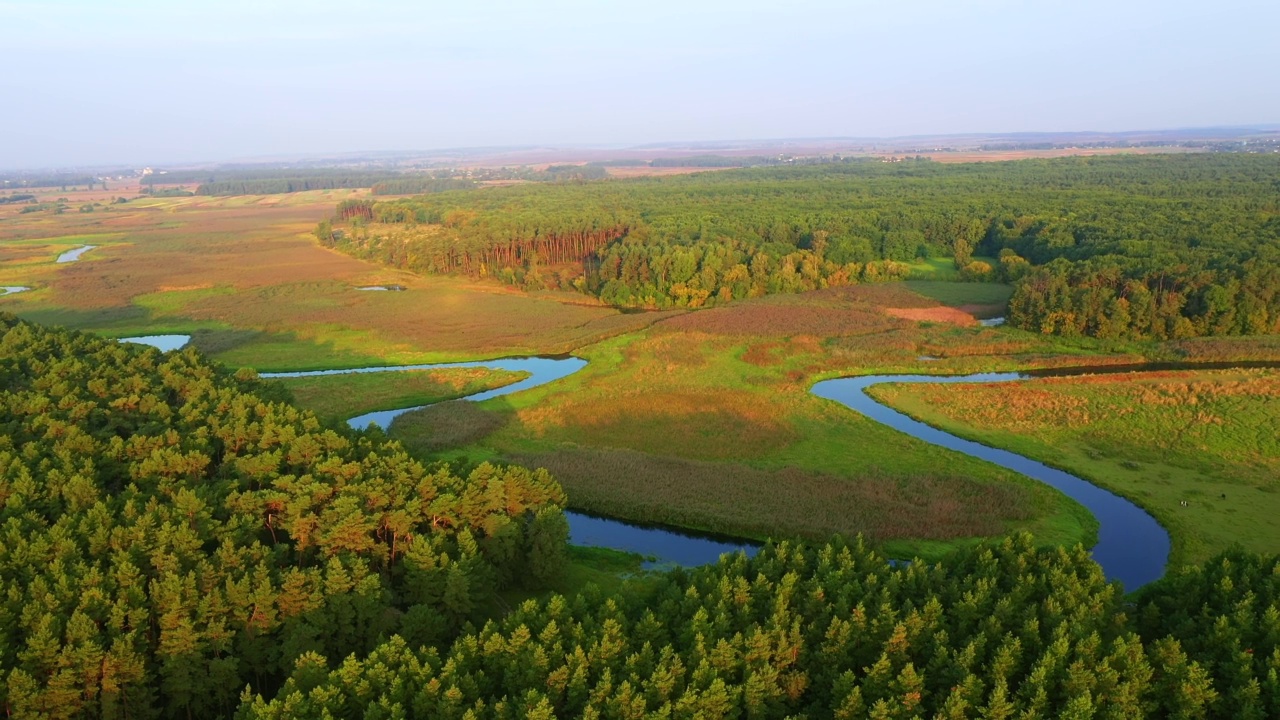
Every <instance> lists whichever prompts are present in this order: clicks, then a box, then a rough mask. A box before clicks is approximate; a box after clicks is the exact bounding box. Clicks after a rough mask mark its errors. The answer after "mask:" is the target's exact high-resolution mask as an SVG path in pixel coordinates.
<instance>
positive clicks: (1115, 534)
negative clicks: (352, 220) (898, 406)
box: [122, 335, 1274, 590]
mask: <svg viewBox="0 0 1280 720" xmlns="http://www.w3.org/2000/svg"><path fill="white" fill-rule="evenodd" d="M188 339H189V336H185V335H162V336H144V337H136V338H122V341H123V342H145V343H147V344H150V345H154V346H156V347H160V348H161V349H174V348H177V347H181V346H182V345H183V344H185V343H186V341H187V340H188ZM586 365H587V361H585V360H582V359H581V358H576V357H524V358H504V359H498V360H482V361H477V362H459V363H434V364H424V365H400V366H389V367H369V368H352V369H343V370H309V371H299V372H276V373H262V374H261V376H262V377H264V378H285V377H314V376H321V375H341V374H350V373H375V372H404V371H413V370H440V369H451V368H490V369H498V370H507V371H512V372H523V373H527V374H528V376H527V377H525V378H524V379H522V380H519V381H517V382H515V383H512V384H510V385H505V386H503V387H500V388H495V389H492V390H486V391H483V392H479V393H475V394H473V395H469V396H467V397H465V398H462V399H463V400H467V401H471V402H480V401H482V400H488V399H490V398H495V397H501V396H503V395H510V394H512V393H517V392H520V391H522V390H528V389H530V388H534V387H538V386H540V385H545V384H546V383H549V382H553V381H555V380H559V379H562V378H565V377H568V376H569V375H572V374H573V373H575V372H578V371H579V370H581V369H582V368H584V367H586ZM1273 365H1274V363H1235V364H1224V365H1217V366H1214V365H1198V366H1186V365H1140V366H1123V367H1115V366H1111V367H1106V366H1103V367H1086V368H1074V369H1065V370H1061V369H1060V370H1049V371H1034V372H1008V373H977V374H973V375H952V376H941V375H866V376H860V377H848V378H840V379H836V380H825V381H822V382H819V383H817V384H816V385H814V386H813V388H812V392H813V394H814V395H817V396H818V397H821V398H825V399H828V400H833V401H835V402H838V403H840V404H842V405H844V406H845V407H848V408H849V409H851V410H854V411H855V412H858V413H861V414H862V415H864V416H866V417H868V418H870V419H871V420H875V421H876V422H879V423H883V424H885V425H888V426H889V427H891V428H894V429H895V430H898V431H900V432H904V433H907V434H908V435H911V436H912V437H915V438H917V439H920V440H923V441H925V442H928V443H932V444H934V445H939V446H942V447H945V448H948V449H950V450H954V451H956V452H961V453H964V454H966V455H970V456H972V457H976V458H980V459H982V460H986V461H988V462H991V463H994V464H996V465H999V466H1000V467H1003V468H1007V469H1009V470H1012V471H1014V472H1017V473H1020V474H1022V475H1025V476H1027V477H1029V478H1032V479H1033V480H1037V481H1039V482H1042V483H1045V484H1047V485H1049V486H1051V487H1053V488H1056V489H1057V490H1059V491H1061V492H1062V493H1064V494H1065V495H1067V496H1068V497H1070V498H1072V499H1073V500H1075V501H1076V502H1078V503H1080V504H1081V505H1083V506H1084V507H1085V508H1087V509H1088V510H1089V512H1091V513H1093V515H1094V517H1095V518H1097V520H1098V525H1099V528H1098V543H1097V545H1095V546H1094V547H1093V549H1092V553H1093V558H1094V560H1096V561H1097V562H1098V564H1099V565H1101V566H1102V568H1103V570H1104V572H1106V574H1107V577H1108V578H1111V579H1115V580H1120V581H1121V582H1123V583H1124V586H1125V588H1126V589H1128V590H1134V589H1136V588H1138V587H1141V586H1142V585H1145V584H1147V583H1149V582H1151V581H1153V580H1156V579H1158V578H1160V577H1161V576H1162V575H1163V574H1164V569H1165V565H1166V563H1167V561H1168V558H1169V547H1170V544H1169V534H1168V532H1166V531H1165V529H1164V528H1163V527H1161V526H1160V524H1159V523H1157V522H1156V520H1155V518H1153V517H1152V516H1151V515H1150V514H1149V513H1147V512H1146V511H1145V510H1143V509H1142V508H1140V507H1138V506H1137V505H1136V504H1134V503H1132V502H1130V501H1129V500H1126V499H1125V498H1123V497H1121V496H1119V495H1117V494H1115V493H1112V492H1110V491H1108V490H1104V489H1102V488H1100V487H1098V486H1096V485H1094V484H1092V483H1090V482H1088V481H1087V480H1084V479H1083V478H1080V477H1077V476H1075V475H1072V474H1070V473H1068V472H1065V471H1063V470H1059V469H1058V468H1054V467H1050V466H1049V465H1046V464H1044V463H1041V462H1037V461H1035V460H1032V459H1030V458H1026V457H1023V456H1021V455H1018V454H1016V453H1012V452H1009V451H1007V450H1001V449H999V448H993V447H989V446H987V445H983V444H981V443H978V442H974V441H972V440H966V439H964V438H961V437H958V436H955V435H952V434H950V433H947V432H944V431H942V430H939V429H938V428H935V427H932V426H930V425H927V424H925V423H923V422H920V421H918V420H914V419H912V418H910V417H908V416H907V415H905V414H903V413H900V412H898V411H896V410H893V409H891V408H889V407H888V406H886V405H882V404H880V403H879V402H877V401H875V400H873V399H872V398H871V396H869V395H867V393H866V390H867V388H869V387H871V386H872V385H877V384H880V383H993V382H1015V381H1019V380H1028V379H1031V378H1035V377H1046V376H1069V375H1085V374H1099V373H1115V372H1134V371H1150V370H1164V369H1178V368H1188V367H1197V368H1200V369H1213V368H1215V367H1220V368H1239V367H1251V366H1257V367H1270V366H1273ZM423 407H426V406H425V405H418V406H415V407H407V408H394V409H390V410H380V411H375V412H371V413H366V414H364V415H359V416H357V417H353V418H351V419H350V420H349V421H348V422H349V423H350V424H351V426H352V427H354V428H357V429H361V428H365V427H368V426H369V425H378V426H380V427H383V428H387V427H390V425H391V423H392V422H393V421H394V420H395V418H396V417H398V416H400V415H402V414H404V413H407V412H412V411H414V410H419V409H421V408H423ZM567 515H568V518H569V527H570V541H571V542H572V543H574V544H576V545H589V546H599V547H607V548H613V549H617V550H624V551H629V552H637V553H640V554H642V555H645V556H647V557H650V558H651V559H652V562H653V564H656V565H670V564H677V565H700V564H704V563H709V562H714V561H716V560H717V559H718V558H719V556H720V555H721V554H722V553H726V552H736V551H744V552H747V553H748V554H754V553H755V552H756V551H757V550H758V548H759V546H758V545H757V544H755V543H752V542H746V541H741V540H734V539H730V538H723V537H715V536H709V535H699V534H697V533H686V532H683V531H679V530H674V529H671V528H663V527H653V526H643V525H637V524H632V523H626V522H622V521H619V520H613V519H609V518H601V517H595V516H591V515H586V514H583V513H577V512H570V513H567Z"/></svg>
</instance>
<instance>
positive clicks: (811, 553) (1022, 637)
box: [239, 537, 1280, 720]
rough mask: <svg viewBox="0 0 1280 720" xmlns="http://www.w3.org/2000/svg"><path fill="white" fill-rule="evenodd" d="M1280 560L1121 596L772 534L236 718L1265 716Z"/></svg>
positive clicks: (307, 674)
mask: <svg viewBox="0 0 1280 720" xmlns="http://www.w3.org/2000/svg"><path fill="white" fill-rule="evenodd" d="M1278 592H1280V562H1278V560H1277V558H1275V557H1269V558H1259V557H1256V556H1246V555H1239V554H1233V555H1227V556H1223V557H1221V558H1219V559H1217V560H1215V561H1213V562H1212V563H1211V564H1210V565H1209V566H1207V567H1206V568H1205V569H1203V570H1190V571H1187V572H1185V573H1180V574H1178V575H1177V576H1176V577H1173V578H1170V579H1169V580H1168V581H1166V582H1165V583H1164V584H1163V585H1160V586H1158V587H1156V588H1153V589H1152V590H1151V591H1150V592H1149V593H1147V594H1146V595H1145V596H1144V597H1142V598H1140V600H1139V602H1138V604H1137V605H1136V607H1132V606H1130V604H1129V603H1128V602H1126V599H1125V598H1124V596H1123V595H1122V594H1121V592H1120V591H1119V588H1118V587H1117V586H1116V585H1108V584H1107V583H1106V582H1105V580H1104V578H1103V576H1102V574H1101V572H1100V569H1099V568H1098V567H1097V565H1095V564H1094V563H1093V562H1092V561H1091V560H1090V559H1089V557H1088V555H1087V553H1086V552H1084V551H1083V550H1081V549H1079V548H1077V549H1075V550H1073V551H1065V550H1060V549H1055V550H1045V549H1036V548H1035V547H1034V546H1033V543H1032V542H1031V541H1030V539H1029V538H1027V537H1023V538H1020V539H1017V540H1009V541H1005V542H1003V543H999V544H988V545H985V546H981V547H978V548H975V549H970V550H966V551H962V552H961V553H960V554H959V555H958V556H957V557H955V558H953V559H952V560H950V561H947V562H945V563H940V564H937V565H924V564H912V565H909V566H907V567H894V566H891V565H890V564H889V563H887V562H886V561H885V560H884V559H883V558H881V557H879V556H877V555H876V554H875V553H873V552H871V551H869V550H868V549H867V548H865V547H863V546H862V545H861V544H858V543H854V544H847V543H843V542H839V541H835V542H832V543H830V544H828V545H825V546H823V547H819V548H806V547H800V546H795V545H791V544H786V543H783V544H779V545H776V546H773V547H770V548H767V549H766V550H765V551H763V552H762V553H760V555H759V556H758V557H756V558H755V559H747V558H746V557H745V556H743V555H737V556H732V557H730V558H728V559H725V560H722V561H721V563H720V564H719V565H717V566H714V567H708V568H703V569H699V570H696V571H693V572H679V571H677V572H673V573H670V574H668V575H667V576H665V577H663V578H662V579H661V580H660V581H658V582H656V583H654V584H652V585H651V586H650V587H648V588H642V587H639V586H636V587H633V588H632V589H631V591H630V592H626V593H623V594H620V595H617V596H613V597H605V596H602V595H600V594H598V593H590V592H588V593H586V594H583V595H579V596H577V597H574V598H561V597H555V598H552V599H551V600H549V601H547V602H543V603H538V602H534V601H529V602H526V603H525V604H524V605H522V606H521V607H520V608H519V609H518V610H516V611H515V612H513V613H511V614H509V615H508V616H506V617H505V618H503V619H502V620H500V621H494V622H490V623H488V624H486V625H485V626H484V627H483V628H482V629H480V630H478V631H476V632H472V633H468V634H466V635H464V636H463V637H461V638H459V639H458V640H457V641H455V642H454V643H453V644H452V645H451V646H449V647H447V648H444V647H435V648H427V647H415V646H414V645H413V644H412V643H409V642H404V641H400V640H393V641H391V642H389V643H386V644H384V645H382V646H380V647H378V648H377V649H376V650H375V651H374V652H373V653H372V654H371V655H370V656H369V657H368V658H365V659H358V658H349V659H347V660H345V661H344V662H342V663H340V664H339V665H338V666H337V667H336V668H333V669H331V668H330V667H329V662H328V660H327V659H326V658H324V657H321V656H319V655H313V656H307V657H304V658H302V659H300V660H299V662H298V664H297V666H296V668H295V670H294V673H293V675H292V677H291V678H290V680H289V681H288V682H287V683H286V684H285V686H284V687H283V688H282V689H281V691H280V693H279V694H278V695H277V696H276V698H275V699H274V700H268V699H264V698H261V697H259V698H252V699H251V700H250V701H249V702H248V703H247V704H246V705H244V706H243V707H242V708H241V711H240V713H239V717H241V718H245V719H246V720H247V719H250V718H253V719H272V720H275V719H279V720H283V719H284V718H293V717H359V716H363V717H423V718H428V717H429V718H476V719H477V720H478V719H480V718H503V719H506V718H511V719H514V718H538V719H547V720H550V719H551V718H570V717H573V718H641V717H645V718H648V717H661V718H691V719H692V718H697V719H700V720H701V719H716V718H839V719H849V720H853V719H860V718H891V719H892V718H901V719H903V720H906V719H908V718H943V719H947V720H961V719H964V718H994V719H1001V720H1003V719H1010V720H1012V719H1013V718H1020V719H1026V720H1041V719H1042V720H1050V719H1062V718H1067V719H1071V720H1081V719H1084V718H1125V719H1126V720H1128V719H1140V718H1258V719H1261V718H1274V717H1278V716H1280V680H1278V679H1277V675H1278V673H1280V649H1278V647H1277V640H1280V610H1278V608H1277V593H1278Z"/></svg>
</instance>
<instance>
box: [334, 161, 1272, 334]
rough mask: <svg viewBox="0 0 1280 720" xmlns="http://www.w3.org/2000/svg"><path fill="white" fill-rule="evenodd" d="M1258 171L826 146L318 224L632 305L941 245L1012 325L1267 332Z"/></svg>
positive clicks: (814, 278) (1264, 212)
mask: <svg viewBox="0 0 1280 720" xmlns="http://www.w3.org/2000/svg"><path fill="white" fill-rule="evenodd" d="M1278 176H1280V157H1273V156H1261V155H1259V156H1245V155H1221V154H1196V155H1149V156H1138V155H1127V156H1115V157H1096V158H1060V159H1054V160H1026V161H1019V162H1011V163H973V164H958V165H943V164H937V163H928V162H907V163H878V162H841V163H828V164H823V165H817V166H810V167H774V168H756V169H750V170H726V171H723V172H718V173H705V174H697V175H686V176H679V177H666V178H639V179H635V180H626V181H608V182H598V183H586V184H539V185H526V186H517V187H506V188H494V189H491V190H489V191H487V192H483V193H456V192H445V193H438V194H435V195H430V196H422V197H417V198H413V199H407V200H395V201H388V202H382V203H378V204H376V205H372V206H370V207H369V208H368V211H367V213H364V214H363V215H361V216H359V217H356V216H352V218H350V221H351V222H350V223H349V224H350V227H344V226H342V225H341V224H340V225H339V226H338V227H337V228H336V229H337V230H339V231H340V232H334V228H333V227H327V228H325V229H324V232H322V233H321V236H322V237H321V239H322V242H325V243H327V244H331V245H334V246H336V247H339V248H341V249H343V250H344V251H346V252H350V253H352V254H354V255H358V256H360V257H365V258H369V259H374V260H379V261H381V262H385V263H388V264H391V265H395V266H398V267H404V268H407V269H410V270H415V271H419V272H438V273H465V274H469V275H474V276H489V277H496V278H499V279H501V280H503V281H504V282H508V283H511V284H513V285H517V286H521V287H525V288H541V287H552V288H555V287H559V288H576V289H578V290H580V291H582V292H586V293H588V294H591V295H595V296H597V297H600V298H601V299H604V300H605V301H607V302H610V303H614V304H617V305H623V306H645V307H669V306H694V307H696V306H700V305H707V304H714V303H718V302H727V301H730V300H733V299H738V298H742V297H750V296H757V295H763V294H767V293H775V292H797V291H802V290H809V289H814V288H821V287H828V286H832V285H839V284H846V283H852V282H862V281H868V280H882V279H893V278H897V277H901V276H902V275H903V274H904V273H905V266H904V265H902V263H903V262H908V261H912V260H915V259H917V258H922V257H949V258H951V259H953V260H954V262H955V264H956V267H957V268H958V269H959V271H960V273H961V275H962V276H963V277H965V278H966V279H973V280H984V279H990V280H1004V281H1008V282H1013V283H1015V284H1016V290H1015V293H1014V296H1013V300H1012V304H1011V309H1010V315H1009V317H1010V321H1011V322H1012V323H1013V324H1015V325H1017V326H1018V327H1022V328H1025V329H1031V330H1035V331H1039V332H1046V333H1056V334H1063V335H1074V334H1087V335H1098V336H1103V337H1132V336H1137V337H1146V336H1151V337H1160V338H1164V337H1186V336H1192V335H1204V334H1223V333H1261V332H1277V331H1280V277H1278V276H1277V273H1278V272H1280V271H1278V270H1277V268H1280V193H1278V192H1277V190H1278V189H1280V185H1277V180H1276V178H1277V177H1278ZM975 256H987V257H995V258H998V261H997V262H994V263H991V262H983V261H977V260H974V257H975ZM1054 261H1057V262H1054Z"/></svg>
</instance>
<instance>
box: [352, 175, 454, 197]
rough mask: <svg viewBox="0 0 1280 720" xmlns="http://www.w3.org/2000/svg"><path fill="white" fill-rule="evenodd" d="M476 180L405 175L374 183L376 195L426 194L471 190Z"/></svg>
mask: <svg viewBox="0 0 1280 720" xmlns="http://www.w3.org/2000/svg"><path fill="white" fill-rule="evenodd" d="M475 186H476V183H475V181H474V180H468V179H466V178H435V177H421V176H405V177H399V178H395V179H393V180H381V181H379V182H376V183H374V184H373V194H374V195H426V194H428V193H437V192H445V191H446V190H469V189H471V188H474V187H475Z"/></svg>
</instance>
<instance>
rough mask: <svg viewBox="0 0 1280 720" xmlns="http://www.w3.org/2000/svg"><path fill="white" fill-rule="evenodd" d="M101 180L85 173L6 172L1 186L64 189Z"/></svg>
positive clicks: (93, 183)
mask: <svg viewBox="0 0 1280 720" xmlns="http://www.w3.org/2000/svg"><path fill="white" fill-rule="evenodd" d="M133 174H134V171H133V170H122V171H119V172H113V173H110V174H109V176H115V175H125V176H129V175H133ZM98 182H99V180H98V177H97V176H96V175H84V174H81V173H53V174H49V175H27V174H23V173H5V174H0V188H5V189H13V188H43V187H60V188H63V189H64V190H65V189H66V188H68V187H73V186H76V185H84V186H86V187H87V186H90V185H96V184H97V183H98Z"/></svg>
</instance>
